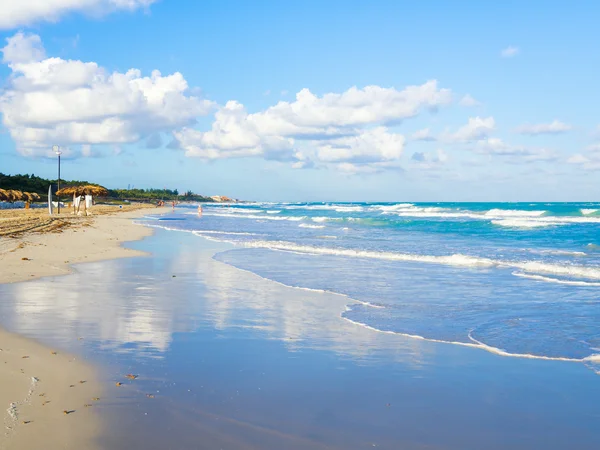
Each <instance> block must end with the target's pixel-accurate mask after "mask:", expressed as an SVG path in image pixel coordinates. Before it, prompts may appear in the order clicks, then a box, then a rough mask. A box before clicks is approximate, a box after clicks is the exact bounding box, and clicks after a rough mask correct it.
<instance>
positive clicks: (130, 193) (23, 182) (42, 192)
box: [0, 173, 215, 202]
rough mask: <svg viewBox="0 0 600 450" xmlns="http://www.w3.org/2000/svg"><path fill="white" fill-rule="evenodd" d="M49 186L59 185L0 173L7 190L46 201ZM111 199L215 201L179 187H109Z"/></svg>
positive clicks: (69, 182) (71, 184)
mask: <svg viewBox="0 0 600 450" xmlns="http://www.w3.org/2000/svg"><path fill="white" fill-rule="evenodd" d="M60 184H61V187H67V186H69V187H75V186H98V187H102V186H100V185H98V184H95V183H90V182H89V181H85V180H62V179H61V180H60ZM48 186H53V187H56V186H57V180H56V179H54V180H51V179H46V178H42V177H38V176H36V175H34V174H31V175H28V174H25V175H6V174H3V173H0V188H1V189H5V190H15V191H22V192H31V193H35V194H38V195H39V196H40V198H41V200H43V201H46V200H47V198H48V197H47V196H48ZM107 191H108V195H107V196H106V198H107V199H109V200H117V201H139V202H156V201H159V200H163V201H174V200H176V201H190V202H214V201H215V200H214V199H213V198H211V197H207V196H204V195H200V194H195V193H194V192H192V191H187V192H186V193H185V194H183V195H180V194H179V191H178V190H177V189H166V188H165V189H107Z"/></svg>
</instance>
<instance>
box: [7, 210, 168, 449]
mask: <svg viewBox="0 0 600 450" xmlns="http://www.w3.org/2000/svg"><path fill="white" fill-rule="evenodd" d="M148 211H151V212H153V213H156V212H157V210H156V208H149V207H148V206H145V205H139V206H131V207H125V208H124V209H117V208H115V207H110V206H105V207H97V208H94V215H93V216H89V217H73V216H68V215H67V214H64V215H61V216H58V217H54V218H52V219H50V218H48V216H47V214H46V212H45V210H29V211H26V210H5V211H1V212H0V233H1V234H2V236H3V237H1V238H0V268H1V270H0V283H15V282H20V281H26V280H31V279H35V278H40V277H45V276H52V275H63V274H68V273H70V272H71V270H72V269H71V264H75V263H80V262H91V261H98V260H103V259H113V258H122V257H129V256H136V255H141V254H142V253H141V252H137V251H133V250H129V249H125V248H123V247H121V244H122V243H123V242H125V241H131V240H136V239H142V238H143V237H145V236H148V235H150V234H151V233H152V230H150V229H148V228H146V227H142V226H139V225H135V224H134V223H133V221H132V219H134V218H135V217H139V216H141V215H143V214H145V213H147V212H148ZM95 373H96V371H95V370H94V367H92V366H90V365H89V364H88V363H87V362H82V361H79V360H78V359H77V358H75V357H74V356H72V355H69V354H66V353H62V352H61V351H60V350H57V349H54V348H48V347H46V346H43V345H41V344H39V343H37V342H35V341H32V340H29V339H25V338H23V337H21V336H18V335H15V334H12V333H8V332H6V331H4V330H1V329H0V380H1V381H2V382H1V383H0V407H1V408H2V411H3V413H2V414H3V430H2V433H1V434H0V449H3V450H4V449H39V448H63V449H76V448H77V449H81V448H85V449H93V448H96V446H95V440H96V438H97V437H98V436H99V433H100V430H101V428H102V427H101V423H100V420H99V417H98V416H97V414H95V413H94V405H95V404H97V403H98V402H99V401H101V399H102V388H101V384H100V382H99V381H98V380H97V377H96V376H95Z"/></svg>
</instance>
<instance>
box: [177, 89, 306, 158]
mask: <svg viewBox="0 0 600 450" xmlns="http://www.w3.org/2000/svg"><path fill="white" fill-rule="evenodd" d="M173 135H174V136H175V139H176V140H177V141H178V142H179V146H180V147H181V148H182V149H184V150H185V154H186V156H196V157H200V158H203V159H209V160H211V159H225V158H242V157H248V156H264V157H267V158H268V157H269V156H271V157H272V159H286V158H285V156H284V157H283V158H277V155H285V154H286V153H287V154H288V155H290V154H291V152H292V151H293V143H294V141H293V139H291V138H284V137H281V136H277V135H264V134H262V133H260V130H259V129H258V128H257V127H256V124H255V123H254V122H253V121H252V120H251V116H249V115H248V113H247V112H246V109H245V108H244V106H243V105H242V104H240V103H238V102H236V101H229V102H227V104H226V105H225V106H224V107H222V108H220V109H219V110H218V111H217V112H216V114H215V121H214V122H213V124H212V129H211V130H210V131H206V132H202V131H198V130H194V129H192V128H183V129H182V130H180V131H175V132H174V133H173ZM290 158H291V157H290V156H288V157H287V159H290Z"/></svg>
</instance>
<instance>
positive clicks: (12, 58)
mask: <svg viewBox="0 0 600 450" xmlns="http://www.w3.org/2000/svg"><path fill="white" fill-rule="evenodd" d="M6 41H7V44H6V47H4V48H3V49H2V62H3V63H4V64H18V63H28V62H32V61H41V60H42V59H44V58H45V57H46V51H45V50H44V46H43V45H42V40H41V39H40V37H39V36H38V35H36V34H24V33H17V34H15V35H14V36H13V37H12V38H9V39H7V40H6Z"/></svg>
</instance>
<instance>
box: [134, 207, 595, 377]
mask: <svg viewBox="0 0 600 450" xmlns="http://www.w3.org/2000/svg"><path fill="white" fill-rule="evenodd" d="M197 208H198V205H197V204H189V205H185V204H184V205H180V206H178V207H177V208H176V209H175V211H174V212H173V213H172V214H169V215H166V216H153V215H148V216H146V217H144V218H143V219H142V220H141V221H140V223H143V224H144V225H147V226H152V227H159V228H164V229H167V230H171V231H175V232H187V233H193V234H194V235H196V236H197V237H199V238H205V239H210V240H214V241H222V242H228V243H231V244H234V247H233V249H231V250H227V251H224V252H220V253H218V254H216V255H215V256H214V258H215V259H216V260H218V261H220V262H223V263H226V264H229V265H231V266H234V267H236V268H238V269H242V270H245V271H249V272H252V273H254V274H257V275H259V276H260V277H263V278H266V279H269V280H272V281H275V282H277V283H281V284H283V285H286V286H291V287H295V288H298V289H305V290H313V291H325V292H331V293H334V294H338V295H340V296H344V297H345V298H347V306H346V309H345V311H344V312H343V313H342V318H343V319H344V320H345V321H348V322H349V323H351V324H353V326H356V327H366V328H369V329H371V330H375V331H378V332H381V333H383V334H389V335H393V334H397V335H403V336H406V337H409V338H412V339H416V340H428V341H435V342H440V343H446V344H447V345H452V346H465V347H472V348H473V349H474V351H485V352H491V353H495V354H497V355H498V357H510V358H528V359H545V360H564V361H566V362H571V363H579V364H584V365H585V366H587V367H589V369H590V370H593V371H595V372H597V373H600V299H599V298H600V295H599V294H600V203H413V202H397V203H364V202H361V203H336V202H320V203H236V204H203V205H202V208H203V211H202V214H201V216H199V214H198V210H197Z"/></svg>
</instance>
